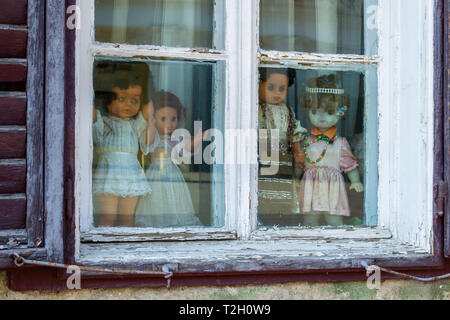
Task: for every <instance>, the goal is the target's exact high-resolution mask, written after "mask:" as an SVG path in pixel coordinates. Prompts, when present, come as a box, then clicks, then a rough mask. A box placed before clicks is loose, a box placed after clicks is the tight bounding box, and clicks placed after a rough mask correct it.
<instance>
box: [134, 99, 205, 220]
mask: <svg viewBox="0 0 450 320" xmlns="http://www.w3.org/2000/svg"><path fill="white" fill-rule="evenodd" d="M153 102H154V106H155V118H156V128H157V131H158V134H159V136H160V139H161V140H160V143H159V144H158V145H157V147H156V149H155V150H154V151H153V153H152V154H151V158H152V164H151V165H150V166H149V168H148V169H147V171H146V174H147V177H148V179H149V181H150V184H151V186H152V190H153V192H152V194H151V196H145V197H141V198H140V200H139V203H138V206H137V209H136V225H137V226H138V227H176V226H193V225H202V223H201V222H200V220H199V219H198V218H197V216H196V215H195V211H194V206H193V205H192V199H191V195H190V192H189V189H188V187H187V184H186V181H185V180H184V177H183V174H182V173H181V171H180V169H179V168H178V166H177V165H176V164H175V163H174V162H173V160H172V157H171V154H172V150H173V148H174V146H175V144H177V143H179V142H177V141H175V142H174V141H171V135H172V133H173V132H174V131H175V129H177V127H178V123H179V122H180V121H181V120H182V118H183V117H184V107H183V105H182V104H181V102H180V100H179V99H178V97H177V96H175V95H174V94H172V93H170V92H164V91H161V92H157V93H156V94H155V96H154V97H153ZM205 133H206V132H205ZM202 139H203V135H202V133H201V132H200V133H199V134H197V135H196V136H195V137H194V138H193V139H192V140H190V141H189V143H187V144H185V145H184V149H185V150H186V151H189V152H190V151H192V150H195V149H196V147H197V145H198V144H199V143H201V141H202Z"/></svg>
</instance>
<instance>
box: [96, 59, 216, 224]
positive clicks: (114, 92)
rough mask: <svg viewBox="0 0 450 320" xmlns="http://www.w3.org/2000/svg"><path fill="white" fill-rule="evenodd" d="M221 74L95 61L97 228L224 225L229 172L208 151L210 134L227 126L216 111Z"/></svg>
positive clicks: (209, 69)
mask: <svg viewBox="0 0 450 320" xmlns="http://www.w3.org/2000/svg"><path fill="white" fill-rule="evenodd" d="M215 68H216V66H215V64H213V63H187V62H154V61H146V62H137V61H134V62H131V61H124V60H114V61H112V60H106V59H102V58H97V59H96V62H95V68H94V89H95V110H94V124H93V140H94V161H93V182H92V185H93V199H94V218H95V224H96V225H97V226H128V227H131V226H136V227H156V228H164V227H186V226H220V225H223V221H224V218H223V214H224V212H223V209H222V208H223V204H222V202H223V191H222V190H223V170H222V169H223V168H222V167H221V165H220V164H215V163H214V161H211V160H210V159H207V156H208V153H207V152H204V150H205V148H206V147H207V146H208V147H211V145H212V144H213V143H212V142H208V141H211V138H210V134H209V132H210V131H211V130H207V129H210V128H213V127H214V128H217V129H219V130H221V128H222V127H221V120H220V119H223V116H222V115H221V114H220V113H219V112H218V111H214V110H213V108H212V106H213V103H214V101H215V96H214V95H215V93H214V92H213V87H214V85H213V83H214V82H213V80H212V79H214V77H215ZM219 109H220V108H217V110H219ZM214 146H217V144H214ZM219 151H220V152H222V151H221V150H216V152H219Z"/></svg>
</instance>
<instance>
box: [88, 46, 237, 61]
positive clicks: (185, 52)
mask: <svg viewBox="0 0 450 320" xmlns="http://www.w3.org/2000/svg"><path fill="white" fill-rule="evenodd" d="M91 54H92V55H93V56H97V55H107V56H111V57H119V58H152V57H161V58H172V59H177V58H179V59H192V60H196V61H198V60H202V61H222V60H228V58H229V55H228V53H227V52H224V51H217V50H211V49H193V48H174V47H159V46H146V45H129V44H113V43H101V42H94V43H93V44H92V48H91Z"/></svg>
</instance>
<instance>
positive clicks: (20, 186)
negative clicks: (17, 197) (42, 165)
mask: <svg viewBox="0 0 450 320" xmlns="http://www.w3.org/2000/svg"><path fill="white" fill-rule="evenodd" d="M26 170H27V169H26V164H25V160H0V193H8V194H11V193H25V187H26Z"/></svg>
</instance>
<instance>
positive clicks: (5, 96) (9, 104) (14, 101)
mask: <svg viewBox="0 0 450 320" xmlns="http://www.w3.org/2000/svg"><path fill="white" fill-rule="evenodd" d="M26 99H27V96H26V94H25V93H23V92H0V114H1V115H2V116H1V117H0V126H2V125H25V124H26V122H27V113H26V112H27V100H26Z"/></svg>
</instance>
